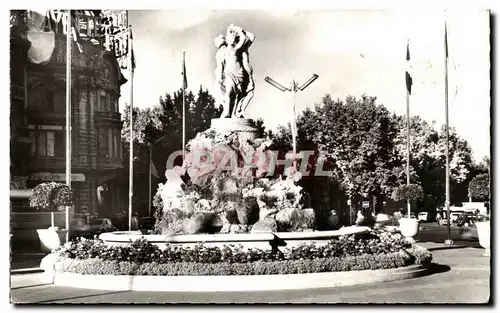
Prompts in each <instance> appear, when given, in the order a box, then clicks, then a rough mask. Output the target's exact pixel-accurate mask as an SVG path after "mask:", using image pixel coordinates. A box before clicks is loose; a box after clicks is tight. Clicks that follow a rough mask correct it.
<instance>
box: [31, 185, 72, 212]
mask: <svg viewBox="0 0 500 313" xmlns="http://www.w3.org/2000/svg"><path fill="white" fill-rule="evenodd" d="M70 205H73V191H72V190H71V188H69V187H68V186H67V185H65V184H61V183H55V182H50V183H41V184H38V185H37V186H36V187H35V188H33V194H32V195H31V197H30V206H31V207H33V208H37V209H39V210H43V211H50V212H53V211H56V210H58V209H59V208H60V207H62V206H70Z"/></svg>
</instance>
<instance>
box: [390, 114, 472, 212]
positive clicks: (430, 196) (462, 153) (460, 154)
mask: <svg viewBox="0 0 500 313" xmlns="http://www.w3.org/2000/svg"><path fill="white" fill-rule="evenodd" d="M397 121H398V127H399V134H398V136H397V137H396V141H395V144H396V149H397V151H398V154H399V157H400V158H401V159H402V160H403V164H402V167H401V173H404V174H403V175H400V181H401V183H405V182H406V161H407V147H406V140H407V139H406V137H407V130H406V118H405V117H403V116H400V117H397ZM445 131H446V130H445V128H444V127H442V128H441V130H440V131H438V130H437V129H436V128H435V126H434V125H431V124H429V123H427V122H426V121H424V120H422V118H420V117H419V116H413V117H412V118H411V121H410V180H411V182H412V183H416V184H419V185H421V186H422V188H423V192H424V199H423V201H424V202H423V205H424V206H425V209H426V210H427V211H432V210H435V209H436V207H437V206H439V205H443V204H444V200H445V194H446V193H445V187H446V146H445V145H446V133H445ZM449 153H450V189H451V199H450V200H451V202H452V203H459V202H461V201H463V200H464V196H466V195H467V190H466V188H467V184H468V181H469V180H470V172H471V167H472V156H471V148H470V146H469V144H468V143H467V141H465V140H464V139H462V138H460V136H459V135H458V134H457V133H456V131H455V129H454V128H450V130H449Z"/></svg>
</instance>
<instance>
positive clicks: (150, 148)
mask: <svg viewBox="0 0 500 313" xmlns="http://www.w3.org/2000/svg"><path fill="white" fill-rule="evenodd" d="M152 152H153V148H152V146H151V143H150V144H149V179H148V183H149V189H148V190H149V193H148V196H149V197H148V204H149V205H148V216H149V217H151V166H152V165H153V156H152Z"/></svg>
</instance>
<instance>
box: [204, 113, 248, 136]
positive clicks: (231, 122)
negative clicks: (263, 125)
mask: <svg viewBox="0 0 500 313" xmlns="http://www.w3.org/2000/svg"><path fill="white" fill-rule="evenodd" d="M254 125H255V123H254V121H253V120H252V119H249V118H214V119H212V124H211V126H210V128H212V129H215V130H217V131H219V132H221V133H223V132H228V131H233V132H236V133H238V135H239V136H240V137H246V138H249V139H256V138H257V135H258V133H257V129H256V128H255V127H254Z"/></svg>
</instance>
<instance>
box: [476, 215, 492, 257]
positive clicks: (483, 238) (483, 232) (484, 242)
mask: <svg viewBox="0 0 500 313" xmlns="http://www.w3.org/2000/svg"><path fill="white" fill-rule="evenodd" d="M476 227H477V235H478V237H479V244H480V245H481V247H483V248H484V253H483V255H484V256H490V236H491V233H490V222H489V221H486V222H476Z"/></svg>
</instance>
